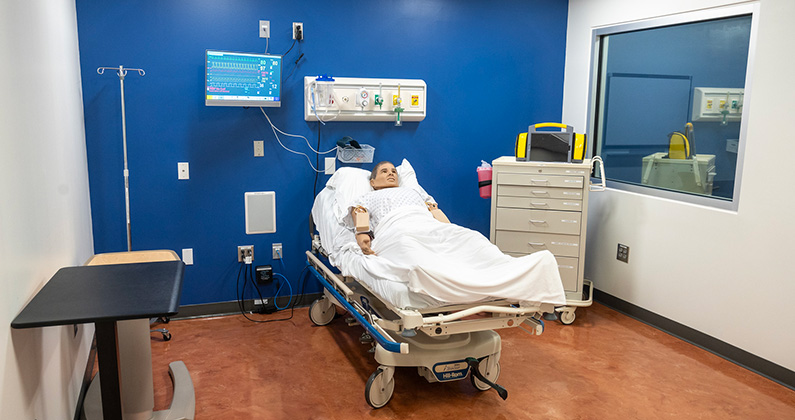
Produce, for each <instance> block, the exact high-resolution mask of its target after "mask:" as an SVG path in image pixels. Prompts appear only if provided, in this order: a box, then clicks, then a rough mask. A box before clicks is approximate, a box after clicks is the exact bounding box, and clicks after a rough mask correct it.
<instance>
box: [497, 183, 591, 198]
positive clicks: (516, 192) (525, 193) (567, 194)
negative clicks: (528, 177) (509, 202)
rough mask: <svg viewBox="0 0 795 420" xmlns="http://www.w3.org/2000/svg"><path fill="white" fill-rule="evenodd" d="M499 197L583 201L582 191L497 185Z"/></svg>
mask: <svg viewBox="0 0 795 420" xmlns="http://www.w3.org/2000/svg"><path fill="white" fill-rule="evenodd" d="M497 196H499V197H502V196H511V197H538V198H563V199H566V200H582V190H575V189H573V188H550V187H527V186H521V185H497Z"/></svg>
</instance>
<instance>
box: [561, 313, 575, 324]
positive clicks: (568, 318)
mask: <svg viewBox="0 0 795 420" xmlns="http://www.w3.org/2000/svg"><path fill="white" fill-rule="evenodd" d="M576 317H577V315H575V314H574V311H573V310H572V311H561V313H560V315H558V319H560V323H561V324H563V325H571V324H573V323H574V318H576Z"/></svg>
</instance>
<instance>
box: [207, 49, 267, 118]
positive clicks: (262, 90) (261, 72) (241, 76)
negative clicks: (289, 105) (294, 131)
mask: <svg viewBox="0 0 795 420" xmlns="http://www.w3.org/2000/svg"><path fill="white" fill-rule="evenodd" d="M204 63H205V67H204V95H205V96H204V98H205V101H204V104H205V105H207V106H213V105H215V106H265V107H279V106H281V96H282V93H281V92H282V56H280V55H274V54H259V53H239V52H231V51H216V50H207V52H206V55H205V60H204Z"/></svg>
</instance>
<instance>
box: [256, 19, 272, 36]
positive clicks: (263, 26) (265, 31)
mask: <svg viewBox="0 0 795 420" xmlns="http://www.w3.org/2000/svg"><path fill="white" fill-rule="evenodd" d="M259 37H260V38H270V37H271V21H269V20H261V21H259Z"/></svg>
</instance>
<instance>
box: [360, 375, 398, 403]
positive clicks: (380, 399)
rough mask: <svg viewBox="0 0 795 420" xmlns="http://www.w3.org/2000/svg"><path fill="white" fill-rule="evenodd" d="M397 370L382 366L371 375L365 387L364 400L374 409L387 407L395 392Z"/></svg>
mask: <svg viewBox="0 0 795 420" xmlns="http://www.w3.org/2000/svg"><path fill="white" fill-rule="evenodd" d="M394 373H395V368H394V367H390V366H381V367H379V368H378V369H376V371H375V372H373V374H372V375H370V379H368V380H367V385H365V387H364V399H365V400H367V404H370V406H371V407H373V408H381V407H383V406H385V405H386V404H387V403H388V402H389V400H390V399H392V394H393V393H394V392H395V378H394V376H393V375H394Z"/></svg>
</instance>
